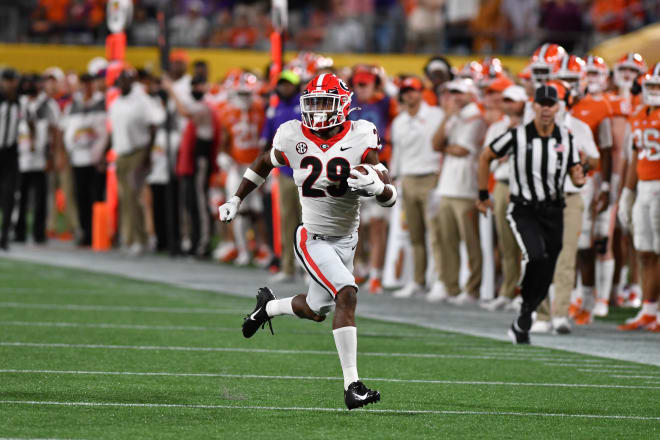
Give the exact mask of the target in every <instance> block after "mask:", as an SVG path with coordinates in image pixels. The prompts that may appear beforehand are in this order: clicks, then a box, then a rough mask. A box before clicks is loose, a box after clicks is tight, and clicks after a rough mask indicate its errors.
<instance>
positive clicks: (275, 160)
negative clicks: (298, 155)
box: [270, 148, 286, 168]
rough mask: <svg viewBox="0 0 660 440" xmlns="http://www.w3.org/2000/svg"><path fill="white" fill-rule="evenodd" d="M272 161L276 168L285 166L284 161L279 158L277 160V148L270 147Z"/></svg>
mask: <svg viewBox="0 0 660 440" xmlns="http://www.w3.org/2000/svg"><path fill="white" fill-rule="evenodd" d="M270 163H272V164H273V166H274V167H275V168H279V167H283V166H284V165H286V164H284V163H280V161H279V160H277V156H275V148H271V149H270Z"/></svg>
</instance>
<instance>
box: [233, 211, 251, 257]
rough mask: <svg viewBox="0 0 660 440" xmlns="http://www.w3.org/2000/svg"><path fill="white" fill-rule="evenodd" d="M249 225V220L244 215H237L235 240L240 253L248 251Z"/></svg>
mask: <svg viewBox="0 0 660 440" xmlns="http://www.w3.org/2000/svg"><path fill="white" fill-rule="evenodd" d="M248 227H249V223H248V220H247V219H246V218H245V217H244V216H242V215H237V216H236V218H235V219H234V242H235V243H236V249H238V253H239V254H244V253H247V251H248V245H247V230H248Z"/></svg>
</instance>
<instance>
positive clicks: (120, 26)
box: [106, 0, 133, 33]
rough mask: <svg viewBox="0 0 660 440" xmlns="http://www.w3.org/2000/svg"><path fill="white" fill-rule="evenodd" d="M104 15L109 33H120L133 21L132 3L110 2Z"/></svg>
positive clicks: (123, 0) (128, 1)
mask: <svg viewBox="0 0 660 440" xmlns="http://www.w3.org/2000/svg"><path fill="white" fill-rule="evenodd" d="M106 15H107V22H108V29H110V32H112V33H117V32H122V31H123V30H125V29H126V28H127V27H128V26H130V24H131V20H132V19H133V2H132V1H131V0H110V1H109V2H108V9H107V14H106Z"/></svg>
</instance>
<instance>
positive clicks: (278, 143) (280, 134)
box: [273, 119, 302, 151]
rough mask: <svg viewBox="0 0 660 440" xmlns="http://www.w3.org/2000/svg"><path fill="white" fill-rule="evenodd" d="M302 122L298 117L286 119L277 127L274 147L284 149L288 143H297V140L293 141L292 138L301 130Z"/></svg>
mask: <svg viewBox="0 0 660 440" xmlns="http://www.w3.org/2000/svg"><path fill="white" fill-rule="evenodd" d="M301 126H302V123H301V122H300V121H299V120H297V119H292V120H290V121H286V122H285V123H283V124H282V125H280V126H279V127H278V128H277V131H276V132H275V136H274V137H273V148H275V149H276V150H280V151H284V148H285V147H286V145H291V144H292V143H293V145H295V144H296V143H295V142H291V140H292V139H295V138H296V137H297V136H298V135H299V134H300V132H301V128H300V127H301Z"/></svg>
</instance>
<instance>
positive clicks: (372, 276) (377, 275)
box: [369, 267, 382, 280]
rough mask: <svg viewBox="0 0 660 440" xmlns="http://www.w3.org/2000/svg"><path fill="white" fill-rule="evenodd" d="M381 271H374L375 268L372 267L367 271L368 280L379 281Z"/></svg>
mask: <svg viewBox="0 0 660 440" xmlns="http://www.w3.org/2000/svg"><path fill="white" fill-rule="evenodd" d="M381 273H382V271H381V270H380V269H376V268H375V267H372V268H371V269H369V278H370V279H372V280H373V279H380V277H381Z"/></svg>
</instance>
